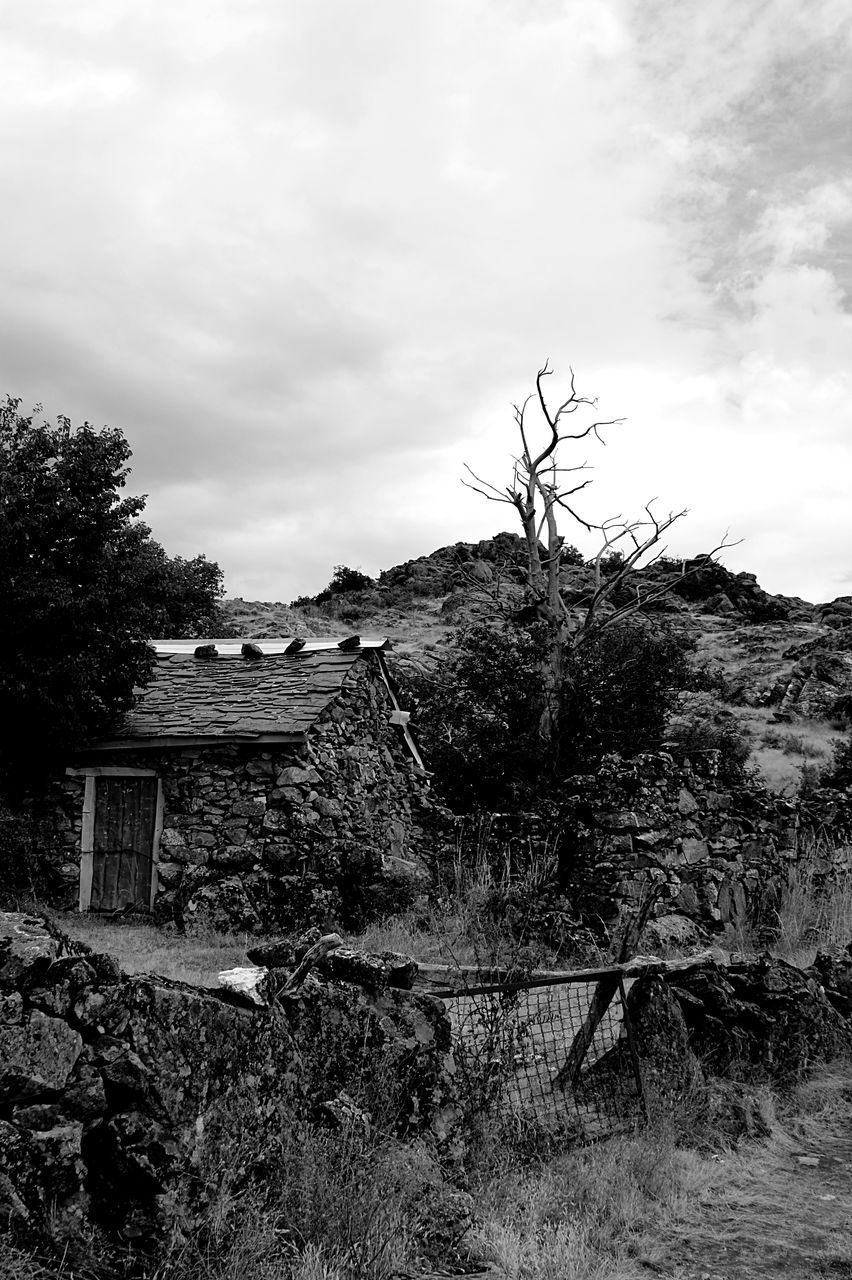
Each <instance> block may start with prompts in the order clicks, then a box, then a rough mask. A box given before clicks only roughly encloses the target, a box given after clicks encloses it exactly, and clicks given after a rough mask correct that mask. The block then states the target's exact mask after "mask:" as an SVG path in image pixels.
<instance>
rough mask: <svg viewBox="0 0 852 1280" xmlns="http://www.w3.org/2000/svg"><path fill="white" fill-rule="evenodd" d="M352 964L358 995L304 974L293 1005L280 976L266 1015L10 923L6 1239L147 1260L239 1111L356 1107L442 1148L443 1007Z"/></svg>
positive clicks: (1, 964) (3, 1175)
mask: <svg viewBox="0 0 852 1280" xmlns="http://www.w3.org/2000/svg"><path fill="white" fill-rule="evenodd" d="M349 965H350V967H349V969H348V970H347V971H346V972H347V974H348V976H349V978H350V979H351V978H353V977H357V978H358V983H357V984H356V983H355V982H353V981H343V980H331V979H323V980H320V979H319V978H317V977H316V976H314V975H309V976H308V977H307V978H306V979H305V980H304V981H303V982H302V983H301V984H300V985H299V986H298V987H297V988H296V989H295V990H293V991H284V990H280V988H283V986H284V981H283V977H284V976H286V975H283V976H282V979H281V980H280V981H279V982H278V983H277V986H278V988H279V994H278V995H277V997H275V998H274V999H273V1000H272V1001H271V1002H270V1005H269V1007H268V1008H254V1007H244V1006H242V1005H241V1004H240V1003H239V1001H238V1000H237V998H236V997H234V996H232V997H230V998H227V997H226V996H225V995H223V994H222V993H216V992H213V991H207V990H200V989H197V988H194V987H191V986H187V985H185V984H182V983H175V982H169V981H167V980H165V979H162V978H155V977H142V976H139V977H128V976H127V975H125V974H123V973H121V972H120V970H119V968H118V966H117V965H116V963H115V961H114V960H112V959H111V958H110V957H108V956H103V955H96V954H93V953H91V952H90V951H89V950H88V949H87V948H85V947H83V946H81V945H79V944H72V943H69V942H68V940H67V939H65V938H63V937H62V936H61V935H60V934H58V933H56V932H55V931H54V930H52V929H51V928H49V927H48V926H47V925H46V924H45V922H44V921H42V920H39V919H32V918H28V917H26V916H23V915H21V914H12V913H9V914H0V1232H2V1229H3V1228H4V1227H8V1228H10V1229H11V1230H12V1231H13V1233H18V1234H19V1235H20V1236H21V1237H22V1238H24V1239H26V1240H35V1241H38V1240H39V1239H40V1238H41V1237H43V1236H44V1235H45V1234H46V1233H47V1232H48V1229H49V1232H50V1235H51V1236H52V1237H53V1238H54V1239H56V1238H60V1239H61V1238H68V1239H71V1240H73V1239H75V1238H77V1237H80V1236H81V1235H85V1234H86V1233H87V1232H90V1231H92V1230H95V1231H98V1232H101V1233H102V1234H103V1236H104V1238H105V1239H107V1240H116V1241H124V1242H125V1243H132V1244H134V1245H138V1246H140V1247H142V1246H145V1245H146V1244H150V1243H151V1242H155V1241H156V1240H159V1239H163V1238H165V1237H167V1236H168V1235H169V1234H170V1233H173V1232H175V1231H177V1232H178V1233H180V1232H181V1231H183V1230H185V1229H187V1228H191V1225H192V1222H193V1221H194V1219H195V1217H196V1215H197V1214H198V1213H199V1212H201V1211H203V1201H204V1194H205V1190H204V1187H203V1186H199V1185H198V1179H197V1178H195V1179H194V1178H193V1176H192V1169H193V1160H194V1158H195V1155H196V1153H197V1151H198V1148H199V1145H200V1144H201V1142H202V1140H203V1137H204V1134H205V1131H206V1130H207V1129H209V1127H210V1126H211V1125H215V1124H216V1123H217V1120H219V1119H220V1118H221V1117H222V1116H223V1115H224V1116H227V1115H228V1114H229V1111H230V1110H232V1109H236V1110H237V1111H239V1109H240V1108H243V1109H244V1110H247V1111H248V1113H249V1114H251V1115H252V1117H254V1118H255V1119H257V1118H263V1120H264V1122H266V1123H268V1124H269V1125H272V1126H275V1125H279V1126H280V1125H286V1124H288V1123H291V1122H292V1119H293V1116H294V1115H295V1116H302V1117H305V1116H311V1115H321V1114H329V1115H331V1116H333V1115H334V1114H335V1111H336V1110H339V1109H340V1108H344V1109H347V1108H348V1109H350V1110H351V1109H352V1108H355V1109H357V1110H358V1111H361V1112H365V1113H367V1114H369V1113H372V1114H373V1115H374V1117H375V1116H376V1114H378V1115H379V1117H380V1119H381V1121H382V1123H383V1124H384V1125H385V1126H386V1127H389V1128H391V1129H395V1130H396V1132H397V1134H398V1135H399V1136H400V1137H401V1138H404V1139H406V1140H410V1139H415V1138H417V1139H425V1140H428V1141H429V1142H431V1143H433V1144H439V1143H441V1142H443V1141H444V1140H446V1139H447V1138H448V1137H449V1136H450V1134H451V1131H452V1126H453V1124H454V1120H455V1111H454V1106H455V1104H454V1091H453V1080H452V1069H451V1057H450V1026H449V1021H448V1018H447V1015H446V1012H445V1009H444V1006H443V1004H442V1003H441V1001H439V1000H435V999H432V998H431V997H429V996H426V995H422V994H414V993H412V992H410V991H405V990H400V989H398V988H395V987H393V986H391V985H389V982H390V981H392V980H399V974H400V973H402V974H405V973H406V972H408V971H409V969H410V966H409V969H406V967H405V966H403V967H402V969H400V968H399V967H398V966H397V967H396V968H394V965H393V964H390V965H388V964H385V963H383V962H382V961H381V958H378V960H375V959H374V960H373V962H372V964H371V963H365V964H361V965H358V964H357V963H354V962H353V961H352V960H351V958H350V962H349ZM394 974H396V975H397V977H396V979H394ZM409 976H410V975H409ZM273 985H275V984H273ZM235 1001H236V1002H235ZM0 1248H2V1243H0Z"/></svg>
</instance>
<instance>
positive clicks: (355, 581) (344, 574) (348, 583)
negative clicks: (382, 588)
mask: <svg viewBox="0 0 852 1280" xmlns="http://www.w3.org/2000/svg"><path fill="white" fill-rule="evenodd" d="M375 585H376V584H375V582H374V581H373V579H372V578H371V577H369V576H368V575H367V574H366V573H362V572H361V570H360V569H350V568H349V567H348V565H345V564H336V565H335V566H334V573H333V575H332V579H331V582H330V583H329V584H328V590H329V591H330V592H331V594H332V595H333V596H339V595H347V594H348V593H349V592H350V591H367V590H368V589H369V588H370V587H374V586H375Z"/></svg>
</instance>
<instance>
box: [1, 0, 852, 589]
mask: <svg viewBox="0 0 852 1280" xmlns="http://www.w3.org/2000/svg"><path fill="white" fill-rule="evenodd" d="M2 22H3V24H4V27H5V30H4V36H5V44H6V50H7V54H6V62H5V67H6V69H7V70H8V73H9V74H8V75H7V76H6V77H5V81H4V87H3V89H2V90H0V107H2V108H3V110H0V147H2V155H3V157H4V159H3V162H2V167H3V172H2V177H3V179H4V189H5V190H6V191H7V193H13V197H14V198H9V197H8V196H7V199H6V200H5V201H4V210H3V215H2V216H3V236H2V241H0V283H2V286H3V295H2V296H3V305H2V308H0V353H2V354H0V369H2V374H3V381H4V383H5V385H6V386H7V387H8V389H9V390H10V391H12V392H14V393H16V394H22V395H23V396H24V397H25V398H26V399H29V400H42V401H43V402H44V404H45V408H46V410H47V411H48V412H50V413H55V412H60V411H61V412H67V413H69V414H71V415H72V417H74V418H75V419H82V418H84V417H85V418H89V419H90V420H92V421H94V422H96V423H100V422H109V423H110V424H112V425H117V426H121V427H122V428H123V429H124V430H125V432H126V434H127V436H128V438H129V440H130V442H131V445H132V447H133V450H134V475H133V483H134V485H135V487H136V488H137V489H141V490H144V491H147V492H149V494H150V500H149V508H148V510H149V516H150V520H151V522H152V524H153V526H154V530H155V533H156V535H157V536H158V537H160V538H161V540H162V541H163V542H164V543H165V544H166V546H167V547H168V549H169V550H170V551H172V552H180V553H182V554H194V553H195V552H196V551H198V550H204V551H206V552H207V553H208V554H209V555H211V556H212V557H214V558H216V559H219V560H220V562H221V563H222V564H223V566H224V568H225V570H226V575H227V582H228V585H229V587H230V589H231V590H232V591H234V592H240V593H242V594H253V593H255V592H256V593H257V594H260V595H263V596H266V597H273V596H276V595H278V596H283V597H291V596H294V595H296V594H298V593H299V592H301V591H314V590H316V589H317V588H318V587H319V586H321V585H322V584H323V582H325V581H326V580H327V577H328V575H329V573H330V569H331V566H333V565H334V564H335V563H340V562H341V561H343V560H351V561H353V562H355V563H361V564H362V565H363V567H364V568H366V569H368V570H370V571H375V570H376V569H378V568H380V567H382V566H383V565H388V564H391V563H394V562H396V561H398V560H399V559H402V558H407V557H409V556H414V555H418V554H422V553H423V552H425V551H428V550H431V549H432V548H433V547H434V546H437V545H439V544H440V543H442V542H449V541H455V540H456V539H458V538H475V537H480V536H485V534H487V533H489V532H493V531H494V529H495V528H496V524H495V521H496V523H497V524H499V523H501V521H500V520H499V519H498V516H502V515H503V514H504V513H503V512H502V511H499V512H498V511H496V510H495V509H494V508H492V507H490V506H486V505H485V504H482V503H477V501H476V500H475V499H474V498H473V497H472V496H471V495H468V494H466V493H465V492H464V491H463V490H461V489H460V486H459V484H458V477H459V476H460V474H461V471H462V466H463V463H464V462H465V461H470V462H471V463H473V464H476V465H477V467H478V469H481V470H483V471H485V472H488V473H490V474H495V475H499V474H500V471H501V468H504V467H505V465H506V458H507V455H508V454H509V452H510V450H511V449H512V447H513V444H514V441H513V438H512V427H511V409H510V406H511V402H512V401H513V400H516V399H518V398H521V397H523V395H524V394H526V391H527V390H529V389H530V387H531V385H532V380H533V377H534V374H535V371H536V369H537V368H538V367H539V365H540V364H541V362H542V361H543V359H544V357H545V356H550V357H551V360H552V362H553V364H554V365H555V366H556V368H557V371H562V372H564V371H565V370H566V368H567V365H568V363H569V362H570V363H572V364H573V365H574V366H575V368H576V369H577V370H578V373H579V375H580V379H581V384H582V386H583V388H586V389H588V390H589V391H591V392H593V393H599V394H600V395H601V404H602V408H603V409H605V411H606V412H607V415H608V416H610V415H613V416H615V415H620V414H626V415H628V416H629V418H630V423H629V427H628V429H626V431H625V432H624V433H623V434H622V435H620V436H618V437H617V440H616V441H613V443H612V444H611V445H610V446H609V447H608V448H607V450H606V452H605V453H604V454H603V456H602V459H601V461H602V463H604V464H605V465H603V466H602V470H601V474H600V483H601V501H602V502H604V503H608V502H609V501H610V495H611V499H612V502H614V503H617V504H619V505H620V504H622V503H623V504H625V505H631V506H635V505H636V502H637V501H640V500H641V501H644V499H645V498H646V497H648V496H651V494H652V493H654V492H659V493H660V496H661V501H663V502H665V503H666V504H667V505H671V506H678V505H680V501H681V498H680V495H681V494H683V495H684V496H683V500H684V501H688V502H689V504H690V506H692V507H693V508H694V510H695V512H696V518H697V519H698V520H699V523H698V524H697V526H695V527H696V533H695V536H696V537H697V538H700V539H702V540H704V539H705V533H706V537H708V538H709V537H710V536H711V534H710V530H711V529H712V528H714V527H715V526H716V525H718V523H720V522H722V523H727V522H728V519H729V517H730V518H731V519H733V517H734V516H736V515H737V511H736V510H735V505H736V502H745V504H746V511H748V510H749V505H750V501H751V498H750V495H751V494H752V493H753V491H754V487H755V485H756V484H757V482H758V478H759V475H760V457H759V450H760V448H767V449H771V448H772V443H771V442H772V439H773V438H774V435H775V433H776V432H777V430H779V429H780V430H783V431H785V432H786V431H788V430H789V431H793V432H795V430H796V422H797V416H796V415H798V414H801V413H802V412H805V411H806V410H805V406H806V405H809V406H810V407H813V406H818V407H819V421H820V424H821V425H820V427H819V430H817V428H816V427H815V426H811V427H809V431H810V432H811V435H810V438H811V440H812V441H814V442H816V443H814V448H822V447H823V445H825V447H826V448H834V447H835V446H837V447H840V448H841V450H842V446H838V441H841V440H842V437H843V433H844V431H845V430H846V428H847V426H848V416H847V414H848V411H847V410H846V408H845V405H846V403H848V400H846V401H844V398H843V397H844V396H845V395H846V391H847V387H846V383H845V380H844V379H845V374H844V370H845V356H844V355H843V353H844V351H846V350H848V317H847V313H846V307H847V303H846V293H845V289H846V283H847V281H846V279H845V275H844V272H845V271H848V262H849V261H850V260H852V259H850V258H849V255H848V252H847V249H848V238H847V237H848V228H849V207H850V200H851V199H852V193H850V186H849V180H848V178H847V177H846V174H845V163H846V161H845V151H846V147H845V143H844V138H845V124H844V121H845V118H846V117H845V115H844V113H845V111H846V108H847V105H848V102H849V96H850V90H849V88H848V86H847V84H846V81H845V80H844V79H843V76H842V71H843V67H844V66H845V60H846V58H847V56H848V50H849V38H850V29H852V24H850V21H849V16H848V6H846V5H845V4H840V3H835V2H834V0H815V3H814V4H813V5H812V6H809V7H808V10H807V12H806V13H804V12H802V11H801V6H799V5H798V4H797V3H793V0H770V2H769V3H767V4H766V5H764V6H763V7H762V8H761V9H760V10H759V12H756V11H755V10H753V9H749V7H748V6H742V5H737V4H735V3H733V0H725V2H724V3H723V4H721V5H720V6H713V7H712V8H710V9H708V8H707V7H706V6H705V7H704V8H703V9H702V8H696V7H684V6H683V5H681V4H674V3H667V2H663V0H655V3H653V4H650V5H647V4H642V5H639V4H637V3H632V2H628V0H612V2H611V3H601V4H598V5H595V6H593V7H592V8H591V9H590V7H589V6H588V5H584V4H582V3H580V0H536V2H535V3H530V2H529V0H524V2H523V3H521V0H499V2H498V3H492V2H489V3H486V2H485V0H473V2H472V3H470V4H466V5H462V6H460V5H457V4H453V3H451V2H450V0H436V3H434V4H431V5H428V6H424V5H418V4H415V3H414V0H376V2H375V3H373V4H371V5H369V6H363V5H357V6H356V5H351V4H350V3H347V2H346V0H318V2H317V3H315V4H311V5H302V6H290V5H278V4H275V3H273V0H250V2H249V3H246V4H242V5H234V4H230V3H226V2H225V0H214V2H213V3H209V2H205V3H203V4H202V3H201V0H178V2H177V3H175V4H171V5H169V6H166V7H162V6H155V7H150V6H149V7H148V8H144V9H143V8H140V7H139V6H138V5H134V4H131V3H130V2H129V0H80V2H79V3H78V4H75V5H74V6H73V7H72V8H69V7H68V6H67V5H64V4H61V3H59V2H58V0H44V3H42V4H39V5H37V6H33V5H28V4H25V3H23V0H18V2H16V0H13V2H12V3H10V4H8V5H7V6H5V7H4V14H3V18H2ZM844 264H845V266H844ZM766 415H772V417H773V421H772V423H771V424H770V423H769V422H768V421H767V419H766ZM778 424H781V425H780V427H779V425H778ZM744 439H749V440H753V441H755V442H757V443H756V445H755V448H756V449H757V452H756V453H755V454H754V455H752V454H751V453H749V452H748V451H746V453H745V454H744V451H743V449H742V447H741V446H742V441H743V440H744ZM746 454H747V458H746ZM708 456H709V457H710V458H711V459H719V463H718V467H717V466H716V463H715V462H714V463H713V465H712V466H710V467H709V469H708V467H707V465H706V464H705V461H704V460H705V458H706V457H708ZM696 459H699V462H698V463H696ZM744 459H745V460H744ZM834 461H836V462H839V459H834ZM717 471H718V473H719V474H717ZM723 472H725V473H727V475H728V477H729V480H728V481H725V480H724V479H723V478H722V473H723ZM732 475H742V477H744V479H743V483H742V484H740V483H739V480H737V481H736V482H731V481H730V477H731V476H732ZM773 475H774V479H773V484H776V485H777V486H779V493H782V494H784V495H786V498H787V501H788V505H789V494H790V492H791V490H792V489H793V488H794V482H793V480H791V479H790V478H789V477H788V478H786V479H785V477H784V476H783V475H782V474H781V472H780V470H779V469H778V468H775V469H774V471H773ZM607 486H608V488H607ZM631 486H632V488H631ZM641 501H640V505H641ZM779 501H780V499H779ZM783 510H784V507H783V503H782V506H781V511H782V512H783ZM750 518H751V517H749V519H750ZM778 518H780V519H782V520H784V519H786V518H787V517H786V516H784V515H783V514H781V515H779V511H778V510H777V509H776V508H774V507H772V508H769V509H767V510H766V511H765V512H763V514H762V515H761V520H763V521H764V522H769V521H771V520H774V519H778ZM839 519H840V520H841V523H842V521H843V520H845V521H846V523H845V524H842V527H844V528H847V527H848V519H849V518H848V516H847V517H842V516H841V517H839ZM701 521H703V522H704V523H701ZM761 527H763V526H761ZM802 540H803V548H805V550H803V553H802V558H801V565H800V566H795V567H793V566H792V565H791V564H790V563H789V562H785V563H783V564H782V563H781V562H780V561H778V560H777V559H773V558H772V554H771V551H769V550H765V549H764V543H763V542H760V544H759V545H760V555H761V557H762V559H761V561H760V563H755V565H754V567H755V568H756V569H757V571H758V572H760V573H763V572H770V573H773V574H774V573H775V572H776V567H777V570H778V574H779V577H778V579H777V581H778V582H784V581H787V580H788V579H789V580H790V581H793V579H794V577H795V581H796V582H797V583H798V582H800V581H803V580H805V579H806V577H807V560H808V559H809V560H810V561H811V562H813V560H814V552H813V546H814V542H813V536H812V534H811V532H809V531H808V530H807V529H806V528H805V529H803V530H802ZM766 545H767V547H768V546H770V545H771V538H767V539H766ZM687 549H688V548H687ZM832 572H834V570H833V569H832ZM837 572H838V573H839V572H841V570H840V569H839V568H838V569H837ZM813 581H814V585H815V586H816V585H820V586H821V584H822V582H823V579H819V580H816V579H813Z"/></svg>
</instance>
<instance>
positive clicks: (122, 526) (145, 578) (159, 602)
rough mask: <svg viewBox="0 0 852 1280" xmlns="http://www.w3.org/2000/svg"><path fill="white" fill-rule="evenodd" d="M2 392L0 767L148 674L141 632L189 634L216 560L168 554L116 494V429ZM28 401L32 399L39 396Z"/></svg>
mask: <svg viewBox="0 0 852 1280" xmlns="http://www.w3.org/2000/svg"><path fill="white" fill-rule="evenodd" d="M19 410H20V401H19V400H15V399H12V398H10V397H8V398H7V399H6V400H5V401H4V402H2V403H0V613H2V617H3V621H4V626H3V629H2V632H0V781H5V783H6V784H7V785H8V784H9V783H10V782H11V780H12V779H13V777H14V775H18V778H19V779H20V778H27V777H28V776H30V775H31V773H32V770H33V769H34V768H40V769H44V768H46V767H48V766H49V765H50V763H51V761H52V760H53V759H58V758H61V756H62V755H63V753H65V752H67V750H68V749H69V748H70V747H73V746H75V745H77V744H80V743H81V742H83V741H85V740H86V739H87V738H89V737H91V736H96V735H100V734H104V733H106V732H108V731H109V729H110V728H111V727H112V726H113V725H114V724H115V722H116V720H117V719H118V717H119V716H120V715H121V714H122V712H124V711H126V710H127V709H128V708H129V707H130V706H131V704H132V701H133V691H134V688H135V687H136V686H138V685H144V684H145V682H146V681H147V680H148V679H149V678H150V675H151V671H152V667H153V654H152V651H151V649H150V648H149V646H148V644H147V640H148V639H149V638H150V637H151V636H157V635H162V634H163V632H164V631H168V630H174V631H176V632H177V633H178V634H192V630H193V627H194V626H195V624H196V623H198V622H200V621H201V619H202V618H205V617H208V616H209V615H210V614H211V613H212V612H213V610H214V609H215V606H216V599H217V597H218V595H219V594H220V592H221V579H222V575H221V571H220V570H219V567H218V565H216V564H213V563H212V562H209V561H207V560H205V559H204V557H203V556H199V557H196V558H195V560H190V561H186V560H181V559H179V558H178V559H176V560H170V559H169V557H168V556H167V555H166V553H165V552H164V551H163V549H162V547H160V546H159V544H158V543H156V542H155V541H154V540H153V539H152V538H151V536H150V530H149V529H148V528H147V526H146V525H144V524H143V523H141V522H140V521H139V518H138V517H139V515H140V513H141V511H142V509H143V507H144V504H145V500H144V498H141V497H136V498H134V497H126V498H123V497H121V496H120V491H121V490H122V489H123V487H124V484H125V481H126V479H127V475H128V468H127V462H128V460H129V458H130V448H129V446H128V444H127V442H126V440H125V439H124V436H123V435H122V433H121V432H120V431H118V430H114V429H108V428H104V429H103V430H101V431H98V430H95V429H94V428H93V427H91V426H90V425H89V424H88V423H84V424H83V425H82V426H81V427H78V428H72V426H71V423H70V422H69V420H68V419H67V418H59V419H58V421H57V423H56V424H55V425H51V424H49V423H47V422H42V423H38V422H36V421H34V418H33V417H32V416H30V417H27V416H26V415H24V414H21V413H20V411H19ZM36 412H38V410H36Z"/></svg>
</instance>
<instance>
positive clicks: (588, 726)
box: [560, 618, 690, 772]
mask: <svg viewBox="0 0 852 1280" xmlns="http://www.w3.org/2000/svg"><path fill="white" fill-rule="evenodd" d="M689 650H690V644H689V642H687V640H686V639H685V638H684V637H683V636H682V635H680V634H679V633H678V632H676V631H674V630H672V629H671V628H669V627H666V626H664V625H657V626H651V625H649V624H648V623H647V622H645V621H644V620H642V619H640V618H633V619H628V620H626V621H624V622H620V623H616V624H615V625H614V626H612V627H608V628H607V629H606V630H597V631H594V632H592V634H591V635H590V636H589V638H588V640H587V641H586V643H585V644H584V645H583V646H582V647H580V648H579V649H577V650H576V651H575V652H574V653H573V654H572V657H571V663H570V666H569V680H568V684H567V688H566V691H565V694H564V697H563V711H562V717H561V722H562V734H561V743H560V751H561V757H562V758H561V767H562V770H563V771H569V772H582V771H583V770H584V769H585V768H587V767H588V766H590V765H592V764H594V763H595V762H596V761H597V760H598V759H600V757H601V756H602V755H604V754H605V753H606V752H610V751H617V752H619V753H620V754H621V755H627V756H630V755H636V754H637V753H638V752H640V751H652V750H654V748H655V747H657V746H659V744H660V743H661V742H662V740H663V737H664V732H665V727H666V721H667V719H668V716H669V714H670V713H671V711H672V710H673V708H674V706H675V705H676V702H677V698H678V694H679V690H681V689H683V688H684V687H685V686H686V685H687V684H688V683H689V680H690V666H689Z"/></svg>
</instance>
